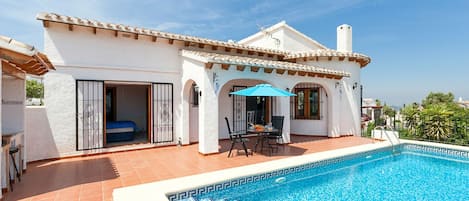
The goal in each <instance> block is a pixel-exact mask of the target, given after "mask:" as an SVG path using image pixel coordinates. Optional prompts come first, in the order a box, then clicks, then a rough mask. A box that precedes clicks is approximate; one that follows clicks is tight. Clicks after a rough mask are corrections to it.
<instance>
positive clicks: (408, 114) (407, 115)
mask: <svg viewBox="0 0 469 201" xmlns="http://www.w3.org/2000/svg"><path fill="white" fill-rule="evenodd" d="M402 114H403V115H404V122H405V126H406V127H407V129H408V130H409V132H410V133H411V134H413V135H414V136H416V135H417V133H418V128H419V119H420V118H419V117H420V110H419V109H418V105H417V104H412V105H408V106H406V107H404V108H403V109H402Z"/></svg>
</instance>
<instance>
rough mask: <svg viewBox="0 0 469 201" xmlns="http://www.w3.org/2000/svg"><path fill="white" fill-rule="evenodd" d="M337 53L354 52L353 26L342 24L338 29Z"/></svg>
mask: <svg viewBox="0 0 469 201" xmlns="http://www.w3.org/2000/svg"><path fill="white" fill-rule="evenodd" d="M337 51H339V52H352V26H350V25H348V24H342V25H340V26H338V27H337Z"/></svg>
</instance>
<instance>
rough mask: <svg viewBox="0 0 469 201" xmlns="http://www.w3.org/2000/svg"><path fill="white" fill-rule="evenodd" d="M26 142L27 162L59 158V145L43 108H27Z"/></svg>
mask: <svg viewBox="0 0 469 201" xmlns="http://www.w3.org/2000/svg"><path fill="white" fill-rule="evenodd" d="M25 122H26V127H25V133H26V135H25V142H26V144H28V145H30V146H28V149H27V151H26V156H27V159H28V160H27V161H28V162H29V161H37V160H42V159H47V158H51V157H59V151H58V149H57V145H58V144H57V143H56V142H55V141H54V136H52V131H51V125H50V122H49V119H48V118H47V113H46V108H45V107H43V106H27V107H26V110H25Z"/></svg>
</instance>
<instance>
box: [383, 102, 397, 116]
mask: <svg viewBox="0 0 469 201" xmlns="http://www.w3.org/2000/svg"><path fill="white" fill-rule="evenodd" d="M383 114H384V115H386V116H388V117H394V116H395V115H396V111H395V110H394V109H393V108H392V107H389V106H387V105H384V106H383Z"/></svg>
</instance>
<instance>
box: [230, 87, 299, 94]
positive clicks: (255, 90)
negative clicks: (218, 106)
mask: <svg viewBox="0 0 469 201" xmlns="http://www.w3.org/2000/svg"><path fill="white" fill-rule="evenodd" d="M230 94H233V95H238V96H296V95H295V94H292V93H290V92H288V91H286V90H283V89H279V88H275V87H273V86H272V85H270V84H258V85H256V86H253V87H249V88H246V89H242V90H239V91H235V92H231V93H230Z"/></svg>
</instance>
